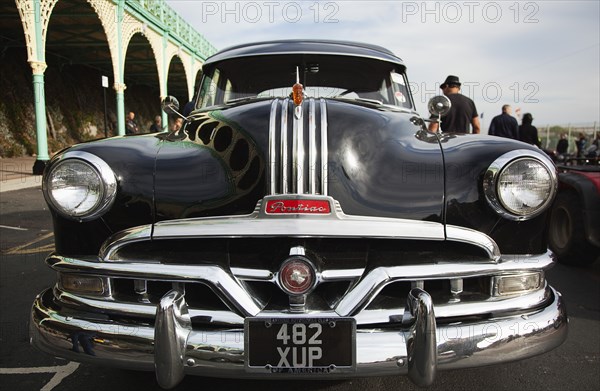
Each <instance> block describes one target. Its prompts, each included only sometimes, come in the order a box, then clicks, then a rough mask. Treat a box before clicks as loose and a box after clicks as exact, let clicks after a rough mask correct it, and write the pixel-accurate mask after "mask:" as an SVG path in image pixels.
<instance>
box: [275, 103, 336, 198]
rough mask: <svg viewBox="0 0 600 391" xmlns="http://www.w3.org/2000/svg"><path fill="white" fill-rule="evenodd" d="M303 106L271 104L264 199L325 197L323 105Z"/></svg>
mask: <svg viewBox="0 0 600 391" xmlns="http://www.w3.org/2000/svg"><path fill="white" fill-rule="evenodd" d="M305 102H306V103H304V102H303V103H302V104H301V105H300V106H298V107H296V106H294V105H293V103H292V101H291V100H290V99H289V98H285V99H275V100H273V102H272V103H271V110H270V114H269V165H268V166H269V168H268V172H267V178H268V180H269V181H270V183H269V185H268V195H274V194H296V193H297V194H327V175H328V173H327V156H328V150H327V104H326V102H325V100H324V99H322V98H321V99H319V103H318V104H317V101H316V100H315V99H314V98H308V99H306V100H305ZM290 123H291V125H290ZM290 126H291V127H290ZM290 138H291V140H290ZM290 145H291V147H290ZM317 175H320V180H317Z"/></svg>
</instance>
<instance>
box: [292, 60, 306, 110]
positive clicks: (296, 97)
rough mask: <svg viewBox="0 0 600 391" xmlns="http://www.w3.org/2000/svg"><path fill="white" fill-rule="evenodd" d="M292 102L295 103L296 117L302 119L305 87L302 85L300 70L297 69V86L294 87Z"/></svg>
mask: <svg viewBox="0 0 600 391" xmlns="http://www.w3.org/2000/svg"><path fill="white" fill-rule="evenodd" d="M292 100H293V101H294V106H295V107H294V116H295V117H296V119H300V118H301V117H302V101H303V100H304V87H303V86H302V84H300V70H299V69H298V67H296V84H294V85H293V86H292Z"/></svg>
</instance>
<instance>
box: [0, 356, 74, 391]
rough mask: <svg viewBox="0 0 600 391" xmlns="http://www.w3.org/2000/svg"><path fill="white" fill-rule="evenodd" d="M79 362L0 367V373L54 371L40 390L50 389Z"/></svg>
mask: <svg viewBox="0 0 600 391" xmlns="http://www.w3.org/2000/svg"><path fill="white" fill-rule="evenodd" d="M77 368H79V363H77V362H69V363H68V364H67V365H57V366H54V367H34V368H0V375H31V374H34V373H55V375H54V376H52V379H50V381H49V382H48V383H46V385H45V386H44V387H42V388H41V389H40V391H51V390H52V389H54V387H56V386H57V385H59V384H60V382H61V381H63V379H65V378H66V377H67V376H69V375H71V374H73V373H74V372H75V371H76V370H77Z"/></svg>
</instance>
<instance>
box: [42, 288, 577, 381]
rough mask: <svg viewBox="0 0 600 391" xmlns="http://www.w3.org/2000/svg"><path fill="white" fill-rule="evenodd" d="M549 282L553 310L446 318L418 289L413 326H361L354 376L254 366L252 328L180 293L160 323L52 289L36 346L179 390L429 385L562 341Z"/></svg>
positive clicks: (163, 306) (412, 303) (167, 299)
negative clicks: (90, 307) (249, 346)
mask: <svg viewBox="0 0 600 391" xmlns="http://www.w3.org/2000/svg"><path fill="white" fill-rule="evenodd" d="M547 289H549V291H550V295H549V296H550V299H549V301H548V302H547V303H546V304H545V307H543V308H539V309H535V310H531V309H530V310H527V311H526V312H522V313H519V314H515V315H511V316H503V317H498V318H493V319H487V320H482V321H474V322H469V323H467V322H456V323H450V324H436V318H435V313H434V306H433V304H432V302H431V297H430V296H429V294H427V292H425V291H423V290H421V289H418V288H415V289H413V290H412V291H411V292H410V294H409V296H408V299H407V311H406V313H405V318H407V317H408V318H409V322H408V323H407V325H406V326H399V327H398V328H395V329H392V328H358V329H357V334H356V370H355V371H354V372H352V373H347V372H345V373H336V371H335V370H332V371H330V372H329V373H327V374H322V373H319V374H310V373H309V374H306V373H303V374H289V373H285V374H282V373H272V371H270V370H269V369H267V368H265V371H264V373H261V372H258V373H257V372H248V371H247V370H246V366H245V354H244V330H243V328H239V327H238V328H230V329H219V330H214V329H198V328H194V327H192V323H191V320H190V316H189V314H188V311H187V304H186V303H185V297H184V296H183V295H182V294H181V293H180V292H178V291H176V290H172V291H170V292H169V293H167V294H166V295H165V296H164V297H163V298H162V300H161V302H160V304H159V305H158V308H157V311H156V321H155V324H154V326H152V325H150V324H147V323H142V322H139V323H132V322H131V320H128V321H127V322H125V321H122V322H119V321H116V320H109V319H108V318H106V317H102V316H97V319H95V320H93V319H94V318H93V317H90V316H87V317H86V316H85V315H84V314H80V313H74V311H72V310H68V309H66V308H64V309H63V308H59V309H56V308H54V304H53V293H52V291H51V290H47V291H45V292H43V293H42V294H40V295H39V296H38V297H37V298H36V300H35V302H34V304H33V308H32V312H31V323H30V335H31V342H32V344H33V345H34V346H36V347H37V348H39V349H41V350H42V351H45V352H47V353H49V354H52V355H55V356H59V357H63V358H67V359H70V360H74V361H79V362H90V363H94V364H100V365H109V366H117V367H123V368H128V369H136V370H147V371H156V376H157V380H158V382H159V384H160V385H161V386H162V387H164V388H170V387H174V386H175V385H176V384H177V383H179V382H180V381H181V379H182V378H183V376H184V375H185V374H191V375H201V376H213V377H228V378H230V377H234V378H271V377H278V378H281V377H288V378H290V377H294V378H320V379H322V378H327V379H334V378H347V377H351V376H353V377H364V376H387V375H408V376H409V377H410V378H411V380H412V381H413V382H415V383H416V384H418V385H421V386H426V385H429V384H431V382H432V381H433V379H434V377H435V373H436V370H438V369H440V370H445V369H455V368H469V367H478V366H484V365H491V364H497V363H502V362H508V361H514V360H520V359H523V358H527V357H531V356H535V355H538V354H541V353H544V352H547V351H549V350H551V349H554V348H556V347H557V346H559V345H560V344H561V343H562V342H563V341H564V340H565V339H566V337H567V315H566V311H565V307H564V303H563V302H562V299H561V296H560V294H559V293H558V292H556V291H555V290H554V289H552V288H550V287H549V288H547ZM400 315H401V314H400ZM265 316H269V314H265Z"/></svg>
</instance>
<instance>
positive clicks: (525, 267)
mask: <svg viewBox="0 0 600 391" xmlns="http://www.w3.org/2000/svg"><path fill="white" fill-rule="evenodd" d="M526 259H527V260H529V262H527V261H526V260H524V259H517V260H506V261H505V260H502V261H501V262H499V263H467V262H465V263H457V262H452V263H447V264H443V263H438V264H429V265H405V266H391V267H378V268H375V269H373V270H371V271H370V272H369V273H368V274H366V275H365V276H363V277H362V279H361V280H360V282H359V283H358V284H357V285H355V286H354V287H353V288H352V289H351V290H350V292H348V293H347V294H346V295H345V296H344V297H343V298H342V300H341V301H340V302H339V303H338V305H337V306H336V308H335V310H336V312H337V313H338V314H339V315H340V316H351V315H355V314H357V313H358V312H360V311H361V310H362V309H363V308H365V307H366V306H367V305H368V304H369V303H370V302H371V301H372V300H373V299H374V298H375V297H376V296H377V295H378V294H379V292H381V290H382V289H383V288H384V287H385V286H386V285H388V284H391V283H393V282H397V281H425V280H433V279H442V278H445V279H452V278H468V277H477V276H487V275H490V276H492V275H498V274H511V273H514V274H518V273H528V272H532V271H541V270H544V269H547V268H549V267H551V266H552V264H553V263H554V261H553V259H552V257H551V256H550V253H546V254H543V255H538V256H529V257H527V258H526ZM462 315H464V313H463V314H462Z"/></svg>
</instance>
